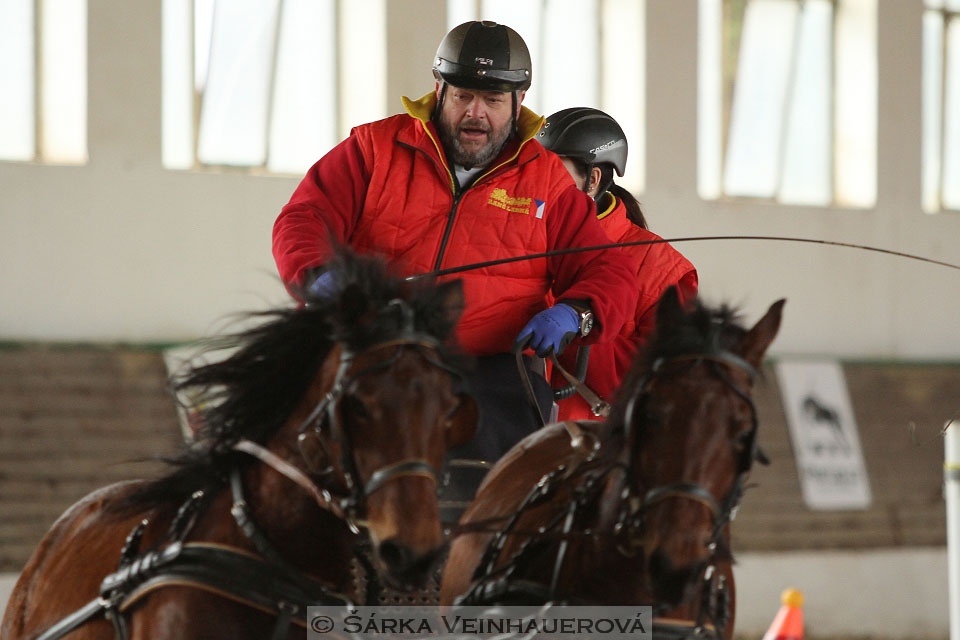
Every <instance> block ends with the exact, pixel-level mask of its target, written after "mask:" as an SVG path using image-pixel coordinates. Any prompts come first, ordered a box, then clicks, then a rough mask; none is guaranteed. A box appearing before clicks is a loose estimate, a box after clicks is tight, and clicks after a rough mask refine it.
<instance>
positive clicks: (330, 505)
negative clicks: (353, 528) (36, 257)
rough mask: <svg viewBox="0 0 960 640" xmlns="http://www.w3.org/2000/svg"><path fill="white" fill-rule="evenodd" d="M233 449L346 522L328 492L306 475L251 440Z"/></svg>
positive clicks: (341, 510) (345, 517) (344, 514)
mask: <svg viewBox="0 0 960 640" xmlns="http://www.w3.org/2000/svg"><path fill="white" fill-rule="evenodd" d="M233 448H234V449H236V450H237V451H242V452H243V453H246V454H249V455H251V456H253V457H254V458H257V459H258V460H260V461H261V462H263V463H264V464H266V465H267V466H269V467H270V468H272V469H273V470H274V471H276V472H277V473H280V474H282V475H284V476H286V477H287V478H289V479H290V480H292V481H293V482H295V483H296V484H297V485H298V486H300V487H301V488H302V489H303V490H304V491H306V492H307V493H309V494H310V495H311V496H313V499H314V500H315V501H316V502H317V505H319V506H320V507H321V508H323V509H326V510H327V511H330V512H331V513H333V515H335V516H337V517H338V518H340V519H341V520H347V514H346V513H344V511H343V509H342V508H341V507H340V505H339V504H337V502H336V501H335V500H334V499H333V496H332V495H331V494H330V492H329V491H327V490H326V489H321V488H320V487H318V486H317V485H316V483H315V482H313V480H311V479H310V478H309V476H307V474H305V473H304V472H303V471H301V470H300V469H298V468H297V467H295V466H294V465H292V464H290V463H289V462H287V461H286V460H284V459H283V458H281V457H280V456H278V455H277V454H275V453H274V452H272V451H270V450H269V449H266V448H264V447H262V446H260V445H259V444H257V443H256V442H254V441H252V440H246V439H244V440H239V441H237V443H236V444H234V445H233Z"/></svg>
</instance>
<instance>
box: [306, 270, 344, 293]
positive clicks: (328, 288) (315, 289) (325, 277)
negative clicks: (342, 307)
mask: <svg viewBox="0 0 960 640" xmlns="http://www.w3.org/2000/svg"><path fill="white" fill-rule="evenodd" d="M337 280H338V278H337V276H336V274H335V273H334V272H333V271H324V272H323V273H321V274H320V275H319V276H317V277H316V278H314V280H313V282H311V283H310V284H309V285H307V293H308V294H310V297H311V298H332V297H333V296H334V294H336V293H337V289H338V288H339V282H337Z"/></svg>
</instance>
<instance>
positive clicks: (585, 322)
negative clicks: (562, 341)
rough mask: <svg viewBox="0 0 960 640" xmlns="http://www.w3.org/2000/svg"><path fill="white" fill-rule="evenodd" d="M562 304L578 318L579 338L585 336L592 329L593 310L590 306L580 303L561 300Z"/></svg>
mask: <svg viewBox="0 0 960 640" xmlns="http://www.w3.org/2000/svg"><path fill="white" fill-rule="evenodd" d="M560 302H562V303H563V304H565V305H567V306H568V307H570V308H571V309H573V310H574V311H576V312H577V315H578V316H580V329H579V332H578V333H579V334H580V336H581V337H582V336H586V335H587V334H588V333H590V331H591V330H592V329H593V310H591V309H590V305H589V304H587V303H585V302H582V301H570V300H561V301H560Z"/></svg>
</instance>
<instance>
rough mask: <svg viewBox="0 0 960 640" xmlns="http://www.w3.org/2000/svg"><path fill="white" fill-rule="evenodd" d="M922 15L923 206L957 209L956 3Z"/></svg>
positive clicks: (959, 69) (959, 8) (934, 0)
mask: <svg viewBox="0 0 960 640" xmlns="http://www.w3.org/2000/svg"><path fill="white" fill-rule="evenodd" d="M926 7H927V9H926V11H925V12H924V15H923V208H924V210H925V211H927V212H928V213H936V212H938V211H941V210H943V209H953V210H960V0H926Z"/></svg>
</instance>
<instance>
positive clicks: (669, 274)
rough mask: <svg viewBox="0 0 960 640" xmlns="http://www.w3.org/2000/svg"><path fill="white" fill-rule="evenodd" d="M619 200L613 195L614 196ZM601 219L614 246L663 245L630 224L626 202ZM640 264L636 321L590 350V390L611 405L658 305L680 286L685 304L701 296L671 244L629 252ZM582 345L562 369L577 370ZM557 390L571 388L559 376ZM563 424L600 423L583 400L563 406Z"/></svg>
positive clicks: (651, 326) (615, 205) (576, 398)
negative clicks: (626, 244) (561, 387)
mask: <svg viewBox="0 0 960 640" xmlns="http://www.w3.org/2000/svg"><path fill="white" fill-rule="evenodd" d="M611 197H613V194H611ZM597 218H598V219H599V220H600V225H601V226H602V227H603V230H604V231H605V232H606V233H607V235H608V236H609V238H610V241H612V242H637V241H642V240H660V239H661V238H660V236H658V235H657V234H655V233H653V232H652V231H647V230H646V229H644V228H642V227H639V226H637V225H635V224H633V222H631V221H630V219H629V218H627V209H626V207H625V206H624V204H623V202H622V201H619V200H617V199H614V201H613V203H612V204H611V205H610V207H609V208H608V209H607V210H606V211H605V212H603V213H601V214H599V215H598V216H597ZM621 251H624V252H627V253H630V254H631V255H632V256H633V257H634V258H635V259H636V269H637V270H636V272H635V275H634V283H635V284H634V287H635V288H637V289H638V290H639V298H638V299H637V306H636V309H635V311H634V314H633V317H632V318H631V319H630V320H629V321H628V322H627V323H626V324H624V326H623V329H621V331H620V335H618V336H617V337H616V338H613V339H612V340H611V341H609V342H606V343H604V344H595V345H593V346H592V347H591V349H590V361H589V366H588V367H587V377H586V379H585V380H584V382H585V383H586V385H587V386H588V387H590V388H591V389H592V390H593V391H595V392H597V393H598V394H600V396H601V397H602V398H604V399H605V400H607V401H608V402H610V401H611V399H612V397H613V396H614V394H615V392H616V390H617V388H618V387H619V386H620V382H621V381H622V380H623V377H624V375H626V373H627V371H628V370H629V369H630V366H631V365H632V364H633V360H634V357H635V356H636V354H637V350H638V349H639V347H640V346H641V345H642V344H643V343H644V341H645V340H646V339H647V337H648V336H649V334H650V332H651V331H653V329H654V327H655V325H656V313H657V309H656V307H657V301H658V300H659V299H660V296H661V295H663V292H664V291H666V290H667V289H668V288H669V287H670V286H671V285H676V286H677V288H678V291H679V293H680V301H681V302H686V301H687V300H690V299H692V298H694V297H695V296H696V295H697V286H698V279H697V270H696V269H695V268H694V266H693V265H692V264H691V263H690V261H689V260H687V259H686V258H684V257H683V255H681V254H680V252H679V251H677V250H676V249H674V248H673V247H672V246H670V245H669V244H667V243H665V242H662V243H658V244H643V245H636V246H632V247H623V249H621ZM576 346H577V345H576V343H575V344H574V345H571V348H569V349H567V350H566V351H565V352H564V353H563V355H562V356H561V358H560V363H561V364H562V365H563V366H564V367H565V368H567V369H568V370H569V371H571V372H572V371H573V369H574V366H575V353H576V348H575V347H576ZM552 381H553V385H554V386H555V387H560V386H563V385H565V384H566V380H565V379H564V378H562V377H561V376H560V374H559V372H554V373H553V376H552ZM559 404H560V413H559V417H560V419H561V420H596V419H597V417H596V416H595V415H593V413H592V412H591V411H590V407H589V406H588V405H587V403H586V402H585V401H584V400H583V398H581V397H580V396H579V395H574V396H572V397H570V398H568V399H566V400H561V401H560V403H559Z"/></svg>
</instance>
